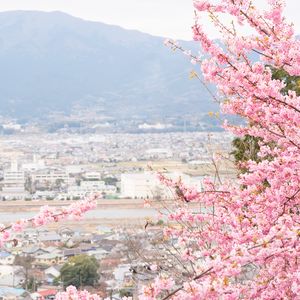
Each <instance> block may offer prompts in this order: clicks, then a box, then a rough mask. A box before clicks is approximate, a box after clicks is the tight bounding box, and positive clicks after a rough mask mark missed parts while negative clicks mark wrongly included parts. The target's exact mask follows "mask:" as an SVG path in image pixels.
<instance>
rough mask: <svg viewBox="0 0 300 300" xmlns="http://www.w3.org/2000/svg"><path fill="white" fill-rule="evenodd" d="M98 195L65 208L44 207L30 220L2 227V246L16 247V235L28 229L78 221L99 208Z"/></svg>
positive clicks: (0, 234) (0, 229) (22, 220)
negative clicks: (66, 221) (63, 221)
mask: <svg viewBox="0 0 300 300" xmlns="http://www.w3.org/2000/svg"><path fill="white" fill-rule="evenodd" d="M98 198H99V195H98V194H93V195H90V196H88V197H86V198H85V199H84V200H80V201H76V202H74V203H72V204H71V205H69V206H67V207H65V208H58V207H50V206H47V205H46V206H42V207H41V208H40V212H39V213H38V214H36V215H35V216H34V217H33V218H30V219H21V220H18V221H16V222H12V223H11V224H10V225H6V226H5V225H0V246H1V247H3V246H6V245H12V246H15V245H16V244H17V243H18V241H17V240H16V239H15V238H14V235H15V234H16V233H19V232H22V231H23V230H24V229H25V228H27V227H40V226H43V225H47V224H50V223H53V222H59V221H62V220H72V219H73V220H74V219H75V220H78V219H80V218H82V216H83V214H84V213H86V212H87V211H89V210H91V209H94V208H96V207H97V199H98Z"/></svg>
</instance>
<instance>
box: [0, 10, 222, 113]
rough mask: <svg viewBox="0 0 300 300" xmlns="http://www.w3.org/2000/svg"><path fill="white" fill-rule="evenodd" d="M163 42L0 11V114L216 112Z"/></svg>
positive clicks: (66, 19) (183, 61) (185, 63)
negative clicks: (93, 110)
mask: <svg viewBox="0 0 300 300" xmlns="http://www.w3.org/2000/svg"><path fill="white" fill-rule="evenodd" d="M163 40H164V39H163V38H161V37H155V36H151V35H149V34H145V33H141V32H138V31H134V30H125V29H123V28H121V27H118V26H113V25H106V24H103V23H98V22H90V21H85V20H82V19H79V18H75V17H72V16H70V15H67V14H65V13H61V12H50V13H47V12H37V11H10V12H2V13H0V65H1V68H0V115H9V116H13V117H35V116H39V117H43V116H46V115H47V114H48V113H50V112H53V111H60V112H65V113H68V112H70V111H71V110H72V109H75V108H76V107H85V108H89V107H90V108H97V109H99V110H100V111H102V112H103V113H104V114H107V115H111V116H114V117H130V115H144V116H147V115H153V114H154V115H158V116H172V115H174V116H176V115H180V114H194V113H201V112H202V113H205V112H207V111H210V110H213V109H214V108H216V107H217V106H216V104H214V103H213V101H212V99H211V97H210V96H209V94H208V93H207V92H206V90H205V88H203V87H202V86H201V84H200V83H199V82H198V81H197V80H189V73H190V71H191V70H193V69H194V66H192V65H191V64H190V62H189V60H188V59H187V58H186V57H185V56H184V55H182V54H181V53H173V52H172V51H170V49H168V48H166V47H165V46H164V45H163ZM184 46H185V47H187V48H189V49H194V50H195V51H197V47H198V46H197V45H196V44H195V43H193V42H185V43H184Z"/></svg>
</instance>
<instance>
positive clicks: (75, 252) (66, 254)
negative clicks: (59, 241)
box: [63, 248, 82, 257]
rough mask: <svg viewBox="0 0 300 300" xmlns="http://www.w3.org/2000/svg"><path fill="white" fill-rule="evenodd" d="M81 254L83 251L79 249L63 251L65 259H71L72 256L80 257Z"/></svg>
mask: <svg viewBox="0 0 300 300" xmlns="http://www.w3.org/2000/svg"><path fill="white" fill-rule="evenodd" d="M81 253H82V251H81V249H79V248H74V249H65V250H63V256H64V257H71V256H75V255H79V254H81Z"/></svg>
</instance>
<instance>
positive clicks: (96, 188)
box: [68, 180, 117, 197]
mask: <svg viewBox="0 0 300 300" xmlns="http://www.w3.org/2000/svg"><path fill="white" fill-rule="evenodd" d="M116 192H117V188H116V187H115V186H113V185H105V182H104V181H101V180H100V181H96V180H83V181H81V182H80V185H73V186H69V188H68V196H69V197H84V196H86V195H88V194H91V193H105V194H107V195H113V194H115V193H116Z"/></svg>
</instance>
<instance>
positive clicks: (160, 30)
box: [0, 0, 300, 39]
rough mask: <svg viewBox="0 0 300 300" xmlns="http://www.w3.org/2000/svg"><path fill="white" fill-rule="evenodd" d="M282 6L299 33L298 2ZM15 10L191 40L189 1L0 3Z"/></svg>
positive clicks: (32, 0)
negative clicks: (66, 15) (63, 15)
mask: <svg viewBox="0 0 300 300" xmlns="http://www.w3.org/2000/svg"><path fill="white" fill-rule="evenodd" d="M264 1H265V0H260V1H259V2H260V3H261V2H264ZM286 3H287V9H286V16H288V19H289V20H290V21H292V22H294V24H295V29H296V32H297V33H299V32H300V18H299V11H300V1H299V0H286ZM16 9H22V10H23V9H24V10H44V11H53V10H60V11H64V12H66V13H69V14H71V15H73V16H77V17H80V18H83V19H87V20H93V21H101V22H104V23H109V24H116V25H120V26H122V27H124V28H128V29H138V30H140V31H143V32H148V33H150V34H153V35H160V36H168V37H172V38H176V39H180V38H181V39H191V30H190V28H191V25H192V23H193V6H192V0H0V11H6V10H16ZM209 30H211V29H209ZM212 34H213V33H212Z"/></svg>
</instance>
